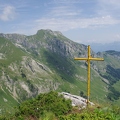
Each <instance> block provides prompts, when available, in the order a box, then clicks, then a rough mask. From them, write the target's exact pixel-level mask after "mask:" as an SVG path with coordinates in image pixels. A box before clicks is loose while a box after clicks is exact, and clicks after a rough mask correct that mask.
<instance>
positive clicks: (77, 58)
mask: <svg viewBox="0 0 120 120" xmlns="http://www.w3.org/2000/svg"><path fill="white" fill-rule="evenodd" d="M74 60H88V58H74Z"/></svg>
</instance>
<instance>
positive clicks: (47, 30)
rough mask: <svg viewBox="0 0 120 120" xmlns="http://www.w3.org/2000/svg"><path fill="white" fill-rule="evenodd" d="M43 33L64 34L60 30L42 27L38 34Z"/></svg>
mask: <svg viewBox="0 0 120 120" xmlns="http://www.w3.org/2000/svg"><path fill="white" fill-rule="evenodd" d="M41 33H47V34H51V35H54V36H59V35H62V36H63V34H62V33H61V32H60V31H52V30H50V29H41V30H38V31H37V34H41Z"/></svg>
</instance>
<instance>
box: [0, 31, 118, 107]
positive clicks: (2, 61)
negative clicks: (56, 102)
mask: <svg viewBox="0 0 120 120" xmlns="http://www.w3.org/2000/svg"><path fill="white" fill-rule="evenodd" d="M0 36H1V38H0V71H1V72H0V80H1V83H0V85H1V94H3V98H1V99H0V103H1V104H3V105H4V104H5V106H6V105H8V106H9V107H10V106H12V105H10V102H11V101H12V104H14V105H16V104H18V103H20V102H22V101H24V100H26V99H29V98H33V97H35V96H36V95H38V94H40V93H46V92H48V91H51V90H56V91H59V92H63V91H64V92H69V93H72V94H76V95H80V93H83V96H84V97H86V88H87V64H86V61H74V57H86V56H87V46H85V45H83V44H78V43H75V42H73V41H71V40H69V39H68V38H66V37H65V36H63V35H62V33H60V32H57V31H51V30H39V31H38V32H37V33H36V34H35V35H31V36H26V35H20V34H0ZM91 54H92V56H95V57H104V59H105V60H104V61H103V62H91V95H90V100H91V101H93V102H98V103H107V102H112V103H114V104H116V103H117V104H120V102H119V101H120V99H119V96H120V92H119V91H120V89H119V87H118V86H119V83H120V82H119V81H120V79H119V69H120V65H119V63H120V58H119V54H118V52H116V51H114V52H113V51H106V52H103V53H97V54H96V53H94V52H93V51H92V52H91ZM12 99H14V100H12ZM5 101H7V102H5ZM14 101H15V102H14Z"/></svg>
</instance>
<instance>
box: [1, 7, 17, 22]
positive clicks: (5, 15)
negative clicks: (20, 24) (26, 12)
mask: <svg viewBox="0 0 120 120" xmlns="http://www.w3.org/2000/svg"><path fill="white" fill-rule="evenodd" d="M14 17H15V8H14V7H12V6H10V5H8V6H5V7H4V8H3V9H2V13H1V14H0V20H2V21H9V20H12V19H14Z"/></svg>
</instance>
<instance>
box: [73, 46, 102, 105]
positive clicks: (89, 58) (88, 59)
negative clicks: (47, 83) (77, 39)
mask: <svg viewBox="0 0 120 120" xmlns="http://www.w3.org/2000/svg"><path fill="white" fill-rule="evenodd" d="M74 60H86V61H87V63H88V73H87V78H88V80H87V105H88V103H89V98H90V61H91V60H95V61H103V60H104V59H103V58H93V57H92V56H91V55H90V45H88V57H87V58H74Z"/></svg>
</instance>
